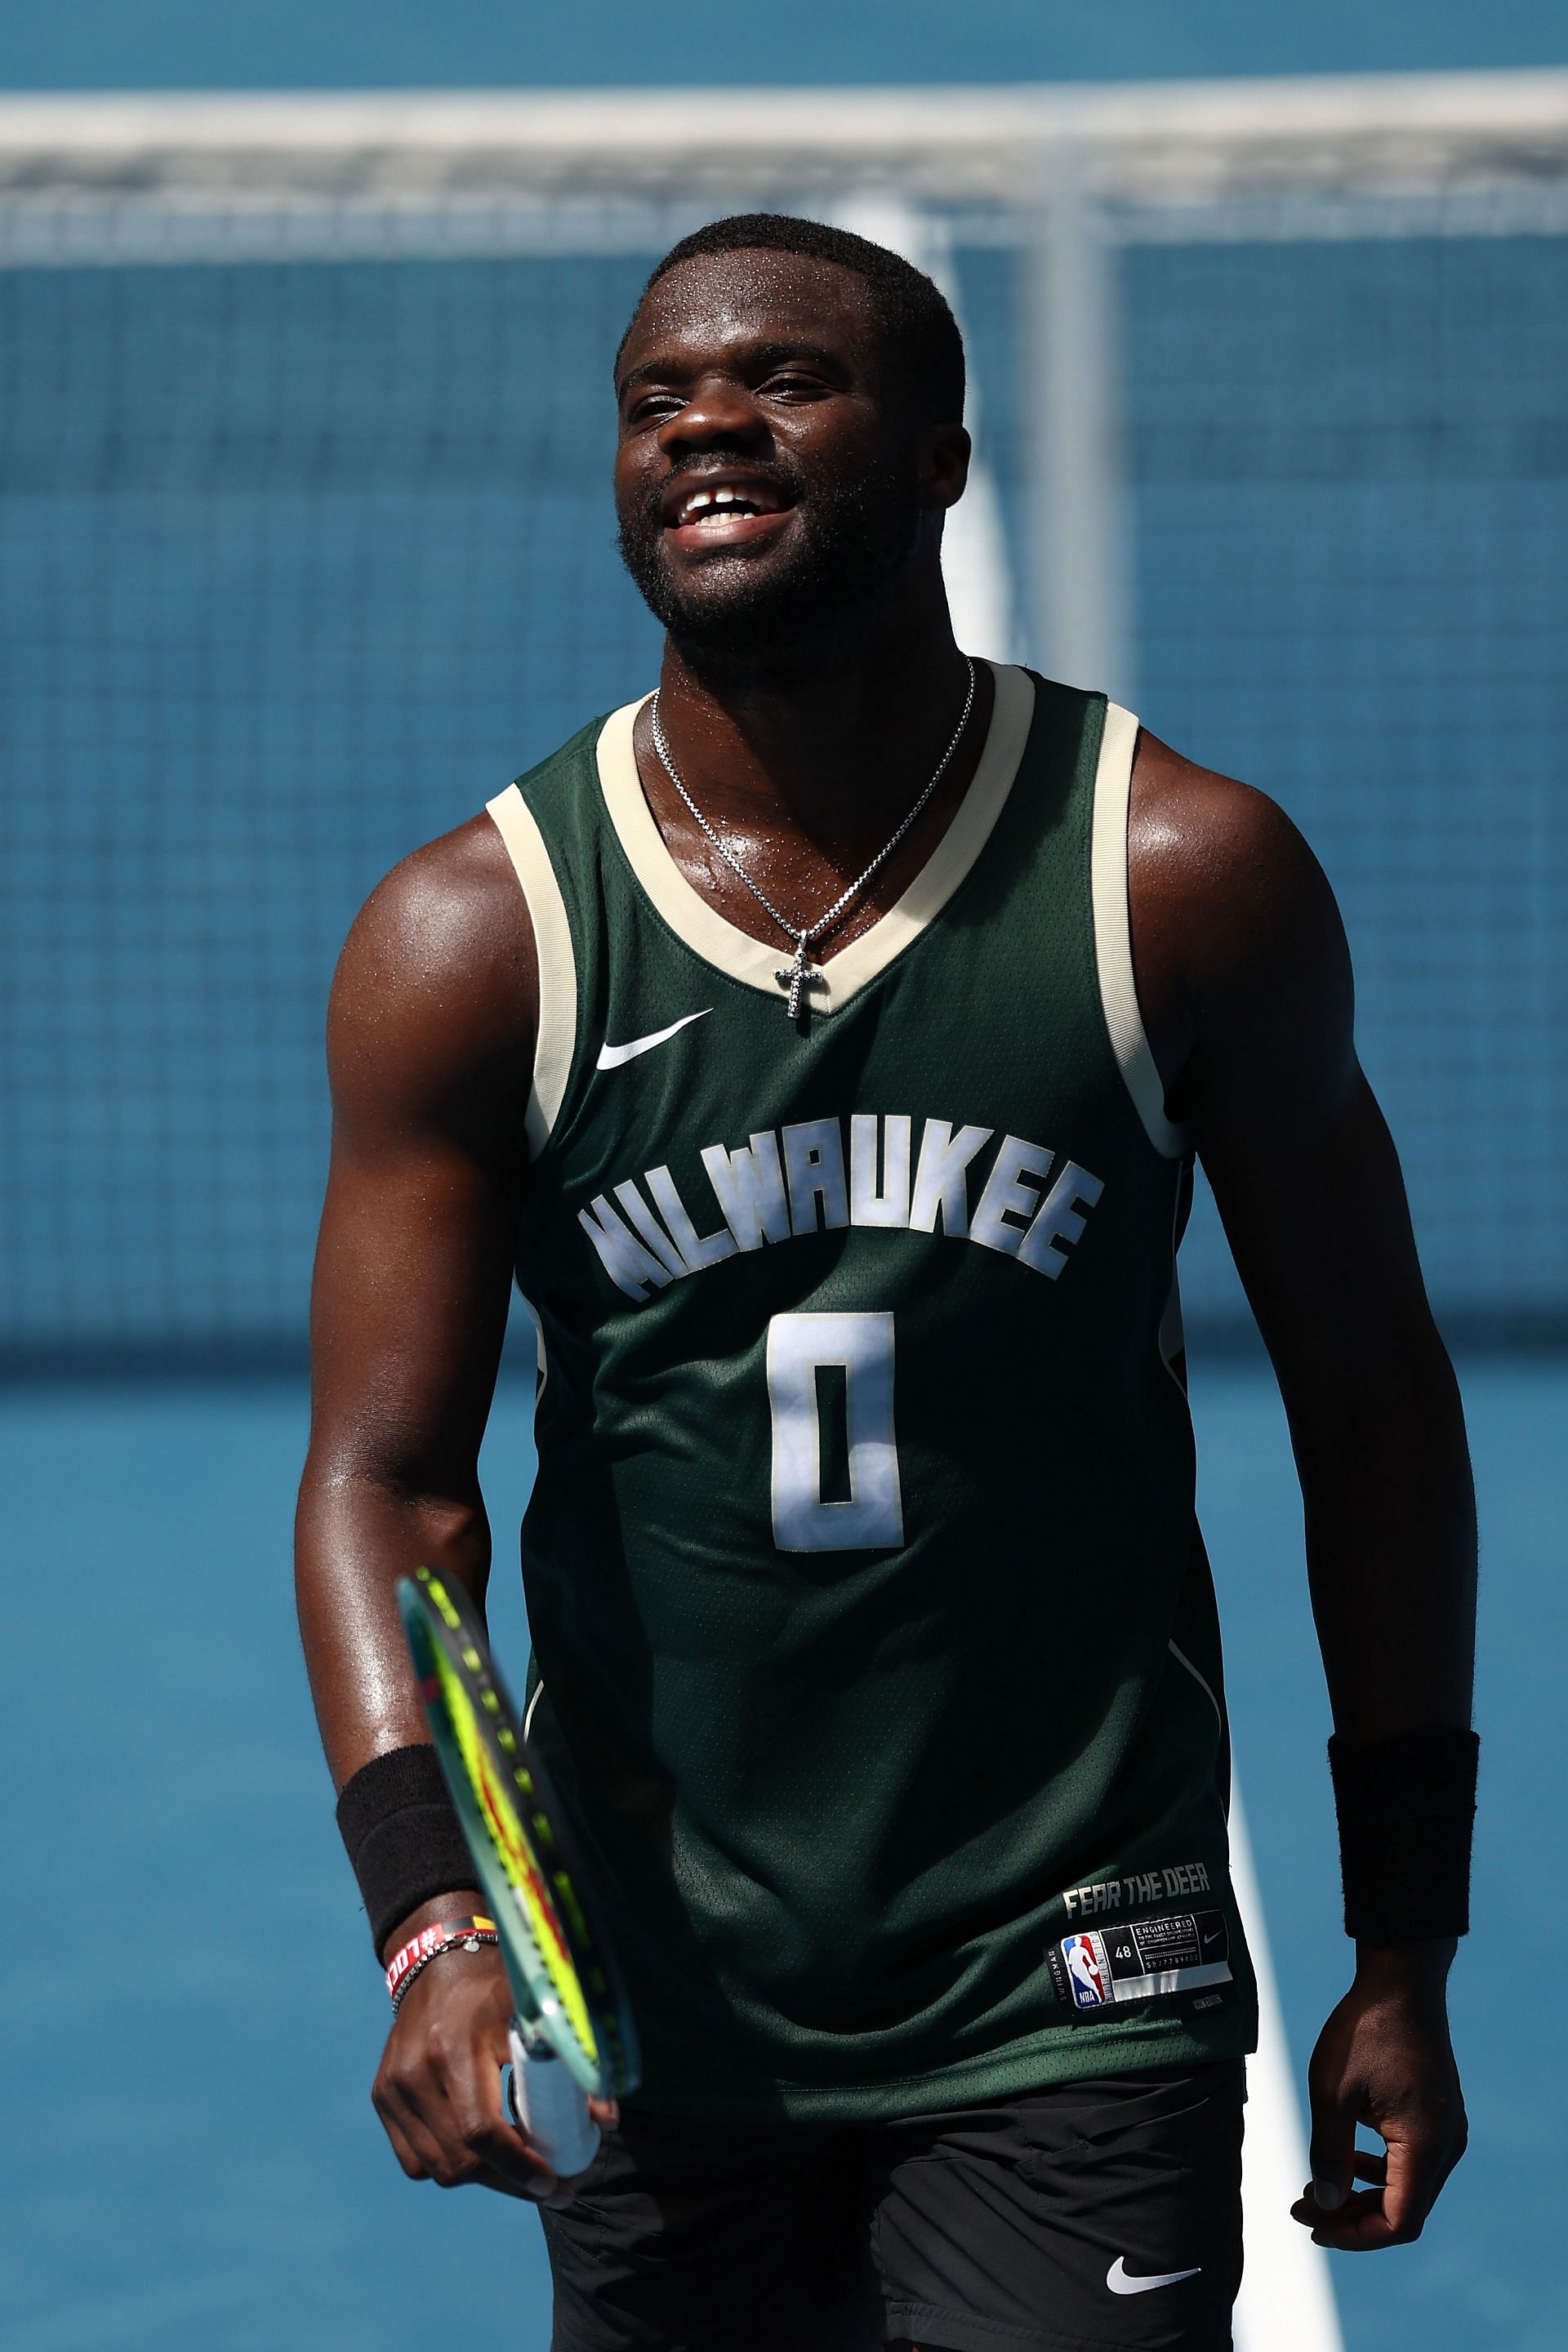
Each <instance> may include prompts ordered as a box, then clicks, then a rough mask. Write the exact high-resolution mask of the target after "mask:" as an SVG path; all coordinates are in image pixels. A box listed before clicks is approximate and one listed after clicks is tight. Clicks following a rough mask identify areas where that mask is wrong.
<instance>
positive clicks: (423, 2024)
mask: <svg viewBox="0 0 1568 2352" xmlns="http://www.w3.org/2000/svg"><path fill="white" fill-rule="evenodd" d="M461 1907H463V1908H468V1909H471V1908H472V1906H471V1905H465V1906H461ZM401 1932H402V1931H400V1933H401ZM512 2008H513V2002H512V1995H511V1987H510V1983H509V1982H508V1980H507V1973H506V1969H505V1968H504V1967H503V1965H502V1962H501V1958H500V1953H499V1952H498V1951H497V1950H496V1949H495V1948H494V1947H493V1945H485V1946H483V1947H481V1948H480V1949H479V1951H477V1952H465V1951H460V1950H458V1951H448V1952H442V1953H440V1954H439V1955H438V1956H437V1958H435V1959H433V1960H432V1961H431V1962H430V1964H429V1966H428V1967H427V1968H425V1969H421V1970H420V1973H419V1975H418V1976H417V1977H416V1979H415V1980H414V1982H413V1983H412V1984H411V1985H410V1986H409V1988H408V1990H407V1992H406V1993H405V1995H404V1998H403V2003H402V2006H401V2007H400V2009H399V2010H398V2012H397V2015H396V2017H395V2019H394V2020H393V2026H392V2032H390V2033H389V2034H388V2036H387V2039H386V2048H385V2049H384V2052H383V2053H382V2059H381V2065H380V2067H379V2068H378V2070H377V2073H376V2077H375V2084H374V2089H373V2090H372V2092H371V2097H372V2099H373V2100H374V2104H375V2111H376V2113H377V2115H378V2116H380V2117H381V2120H382V2122H383V2124H384V2126H385V2127H386V2136H387V2137H388V2139H389V2140H390V2141H391V2142H392V2145H393V2149H394V2151H395V2155H396V2158H397V2161H398V2162H399V2164H400V2165H401V2166H402V2167H403V2169H404V2171H405V2173H406V2174H407V2175H408V2178H409V2179H410V2180H434V2181H436V2182H437V2184H438V2186H439V2187H441V2188H442V2189H464V2188H467V2187H468V2186H469V2185H470V2184H477V2185H478V2186H479V2188H481V2189H500V2191H501V2193H502V2195H503V2196H507V2197H527V2198H530V2199H531V2200H533V2201H534V2202H535V2203H539V2202H542V2200H545V2199H547V2198H551V2197H553V2196H554V2195H555V2194H556V2193H557V2190H558V2189H559V2186H560V2184H559V2182H558V2181H557V2179H556V2177H555V2175H554V2173H553V2172H552V2170H551V2169H550V2167H549V2166H548V2165H547V2164H546V2163H545V2161H544V2159H543V2158H542V2157H541V2156H539V2155H537V2154H536V2153H535V2151H534V2149H533V2147H531V2144H530V2142H529V2140H528V2139H527V2137H525V2135H524V2134H523V2133H522V2132H521V2131H519V2129H518V2128H517V2126H516V2125H515V2124H513V2123H512V2122H510V2120H509V2118H508V2116H506V2114H505V2112H504V2110H503V2107H502V2104H501V2069H502V2067H503V2066H505V2065H506V2064H507V2063H508V2060H509V2058H510V2040H509V2034H510V2025H511V2017H512ZM600 2105H601V2103H599V2102H595V2113H596V2114H597V2113H598V2112H599V2107H600Z"/></svg>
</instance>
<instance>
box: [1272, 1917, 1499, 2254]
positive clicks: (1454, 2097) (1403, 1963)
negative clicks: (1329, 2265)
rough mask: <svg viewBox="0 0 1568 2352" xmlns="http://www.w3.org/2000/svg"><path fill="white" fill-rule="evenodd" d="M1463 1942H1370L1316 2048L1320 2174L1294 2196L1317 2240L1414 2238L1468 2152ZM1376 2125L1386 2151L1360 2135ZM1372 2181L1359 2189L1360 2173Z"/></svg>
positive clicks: (1348, 2246) (1311, 2080) (1403, 2241)
mask: <svg viewBox="0 0 1568 2352" xmlns="http://www.w3.org/2000/svg"><path fill="white" fill-rule="evenodd" d="M1453 1956H1454V1947H1453V1945H1452V1943H1446V1942H1445V1943H1430V1944H1384V1945H1378V1946H1367V1945H1363V1946H1362V1947H1361V1948H1360V1950H1359V1952H1358V1954H1357V1959H1356V1973H1355V1982H1354V1983H1353V1984H1352V1987H1351V1989H1350V1990H1349V1992H1348V1993H1347V1994H1346V1995H1345V1997H1344V1999H1343V2000H1342V2001H1341V2003H1340V2005H1339V2007H1338V2008H1337V2009H1336V2010H1335V2011H1334V2013H1333V2015H1332V2016H1331V2018H1330V2020H1329V2021H1328V2023H1327V2024H1326V2025H1325V2026H1324V2028H1323V2030H1322V2032H1321V2034H1320V2035H1319V2037H1318V2046H1317V2048H1316V2049H1315V2050H1314V2051H1313V2053H1312V2063H1311V2065H1310V2069H1309V2070H1308V2088H1309V2092H1310V2098H1311V2105H1312V2151H1311V2154H1312V2178H1311V2179H1310V2182H1309V2183H1308V2185H1307V2187H1306V2188H1305V2189H1303V2191H1302V2193H1301V2198H1300V2202H1299V2203H1298V2204H1295V2205H1293V2206H1292V2207H1291V2209H1290V2210H1291V2214H1292V2217H1293V2218H1294V2219H1295V2220H1296V2221H1300V2222H1301V2223H1302V2224H1303V2226H1304V2227H1305V2228H1307V2229H1309V2230H1310V2231H1311V2232H1312V2239H1313V2242H1314V2243H1315V2244H1317V2245H1320V2246H1333V2247H1337V2248H1339V2249H1340V2250H1341V2251H1342V2252H1347V2253H1367V2252H1373V2250H1374V2249H1375V2248H1377V2247H1379V2246H1403V2245H1408V2244H1409V2243H1410V2242H1411V2240H1412V2239H1415V2238H1418V2237H1419V2236H1420V2235H1421V2231H1422V2229H1423V2227H1424V2226H1425V2224H1426V2216H1427V2214H1428V2213H1429V2212H1430V2211H1431V2210H1432V2208H1433V2206H1434V2204H1435V2203H1436V2200H1437V2192H1438V2190H1439V2189H1441V2188H1442V2186H1443V2183H1444V2182H1445V2180H1447V2178H1448V2175H1449V2173H1450V2172H1452V2170H1453V2168H1454V2167H1455V2165H1456V2164H1458V2161H1459V2158H1460V2157H1461V2156H1463V2154H1464V2152H1465V2140H1466V2137H1467V2130H1468V2126H1467V2125H1466V2121H1465V2102H1464V2096H1463V2094H1462V2093H1461V2091H1460V2088H1459V2074H1458V2067H1457V2066H1456V2065H1455V2063H1454V2052H1453V2045H1452V2043H1451V2042H1450V2041H1449V2039H1448V2012H1447V1997H1446V1991H1445V1987H1446V1981H1447V1973H1448V1967H1449V1963H1450V1962H1451V1960H1452V1959H1453ZM1358 2123H1364V2124H1369V2125H1370V2126H1372V2128H1373V2131H1375V2132H1376V2133H1377V2134H1378V2135H1379V2136H1380V2137H1381V2138H1382V2140H1383V2142H1384V2147H1385V2149H1386V2154H1384V2155H1382V2156H1377V2155H1372V2154H1369V2153H1368V2152H1367V2151H1366V2150H1364V2149H1360V2148H1358V2147H1356V2144H1355V2133H1356V2126H1357V2124H1358ZM1358 2179H1359V2180H1364V2181H1367V2182H1370V2183H1371V2184H1372V2185H1371V2186H1370V2187H1368V2188H1365V2189H1356V2188H1355V2187H1354V2185H1353V2184H1354V2182H1355V2181H1356V2180H1358Z"/></svg>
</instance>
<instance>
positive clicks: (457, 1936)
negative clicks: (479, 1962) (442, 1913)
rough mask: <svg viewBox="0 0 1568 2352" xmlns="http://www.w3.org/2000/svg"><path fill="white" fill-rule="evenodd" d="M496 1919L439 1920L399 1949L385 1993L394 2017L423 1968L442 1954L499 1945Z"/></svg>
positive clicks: (390, 1966) (390, 1963)
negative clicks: (387, 1993) (389, 1999)
mask: <svg viewBox="0 0 1568 2352" xmlns="http://www.w3.org/2000/svg"><path fill="white" fill-rule="evenodd" d="M499 1943H500V1936H499V1935H498V1934H497V1933H496V1923H495V1921H494V1920H493V1919H482V1918H476V1919H437V1920H436V1921H434V1922H433V1924H432V1925H431V1926H430V1927H421V1929H420V1930H419V1933H418V1934H417V1935H416V1936H411V1937H409V1939H408V1941H407V1943H406V1944H405V1945H404V1946H403V1947H402V1948H401V1949H400V1950H398V1951H395V1952H394V1954H393V1956H392V1958H391V1959H390V1960H389V1961H388V1962H387V1964H386V1990H387V1991H388V1992H389V1993H390V1994H391V1996H392V2008H393V2013H394V2015H395V2014H396V2012H397V2009H398V2006H399V2004H400V2002H401V2001H402V1999H403V1996H404V1994H405V1992H406V1991H407V1990H408V1988H409V1986H410V1985H411V1984H412V1983H413V1982H414V1979H415V1978H416V1976H417V1975H418V1974H419V1972H420V1970H421V1969H425V1968H427V1967H428V1966H429V1964H430V1962H431V1961H432V1960H434V1959H437V1958H439V1956H440V1955H441V1953H443V1952H477V1951H478V1950H479V1948H480V1946H481V1945H483V1944H499Z"/></svg>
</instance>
